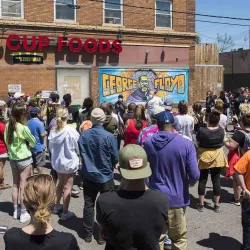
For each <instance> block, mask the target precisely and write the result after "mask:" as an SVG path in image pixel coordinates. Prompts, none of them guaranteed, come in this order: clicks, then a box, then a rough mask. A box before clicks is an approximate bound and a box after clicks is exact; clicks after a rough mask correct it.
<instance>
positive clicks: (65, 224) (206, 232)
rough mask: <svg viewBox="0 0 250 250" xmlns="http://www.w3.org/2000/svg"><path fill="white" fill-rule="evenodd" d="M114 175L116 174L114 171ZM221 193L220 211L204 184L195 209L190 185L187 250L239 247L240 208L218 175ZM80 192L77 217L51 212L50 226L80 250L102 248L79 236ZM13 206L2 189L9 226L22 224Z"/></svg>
mask: <svg viewBox="0 0 250 250" xmlns="http://www.w3.org/2000/svg"><path fill="white" fill-rule="evenodd" d="M116 177H119V176H117V175H116ZM5 178H6V183H11V181H12V175H11V169H10V166H9V165H8V164H7V165H6V167H5ZM221 184H222V195H221V196H222V197H221V213H220V214H216V213H214V212H213V210H212V206H213V203H212V184H211V181H209V182H208V185H207V195H206V206H205V207H206V209H205V211H204V212H203V213H200V212H198V211H197V210H196V208H195V207H196V204H197V198H198V194H197V185H196V186H195V187H193V188H191V189H190V193H191V205H190V207H189V208H188V209H187V224H188V250H196V249H197V250H205V249H214V250H238V249H240V246H241V242H242V229H241V215H240V213H241V209H240V207H237V206H235V205H232V204H230V203H229V200H230V199H231V198H232V193H233V192H232V188H231V187H232V180H229V181H227V180H225V178H224V177H221ZM83 204H84V200H83V195H82V191H81V195H80V196H79V198H72V199H71V203H70V210H71V211H74V212H75V213H76V215H77V218H75V219H71V220H69V221H60V219H59V217H58V216H57V215H52V220H53V226H54V228H55V229H56V230H59V231H64V232H71V233H73V234H74V235H75V236H76V238H77V240H78V243H79V245H80V248H81V249H82V250H83V249H84V250H87V249H91V250H103V249H104V246H99V245H98V244H97V243H96V241H95V240H93V241H92V243H90V244H87V243H85V242H84V240H83V239H82V210H83ZM12 213H13V207H12V201H11V189H8V190H4V191H2V192H1V194H0V225H7V226H8V227H22V226H23V224H21V223H19V221H17V220H13V219H12ZM0 249H1V250H4V249H5V247H4V242H3V238H2V235H0Z"/></svg>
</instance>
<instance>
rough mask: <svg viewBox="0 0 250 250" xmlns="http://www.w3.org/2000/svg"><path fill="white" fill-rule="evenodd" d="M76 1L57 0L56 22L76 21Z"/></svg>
mask: <svg viewBox="0 0 250 250" xmlns="http://www.w3.org/2000/svg"><path fill="white" fill-rule="evenodd" d="M72 5H76V0H55V20H63V21H73V22H75V21H76V9H75V8H72V7H70V6H72Z"/></svg>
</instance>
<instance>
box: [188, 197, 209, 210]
mask: <svg viewBox="0 0 250 250" xmlns="http://www.w3.org/2000/svg"><path fill="white" fill-rule="evenodd" d="M198 203H199V199H198V198H195V197H194V196H193V195H192V194H190V206H189V207H190V208H192V209H197V207H196V205H197V204H198ZM210 205H211V204H210V203H208V202H206V201H205V202H204V207H205V208H206V209H210V210H213V208H212V207H211V206H210ZM197 212H198V211H197Z"/></svg>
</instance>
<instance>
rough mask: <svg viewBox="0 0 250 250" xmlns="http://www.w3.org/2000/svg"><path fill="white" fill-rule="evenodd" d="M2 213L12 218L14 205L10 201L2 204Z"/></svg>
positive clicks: (0, 206)
mask: <svg viewBox="0 0 250 250" xmlns="http://www.w3.org/2000/svg"><path fill="white" fill-rule="evenodd" d="M0 211H1V212H3V213H6V214H9V215H10V216H12V215H13V214H12V212H13V203H12V202H9V201H4V202H0Z"/></svg>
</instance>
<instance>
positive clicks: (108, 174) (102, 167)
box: [78, 125, 118, 183]
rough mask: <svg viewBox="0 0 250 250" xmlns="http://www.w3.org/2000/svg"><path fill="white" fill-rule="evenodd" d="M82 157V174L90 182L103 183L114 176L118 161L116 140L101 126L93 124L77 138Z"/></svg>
mask: <svg viewBox="0 0 250 250" xmlns="http://www.w3.org/2000/svg"><path fill="white" fill-rule="evenodd" d="M78 143H79V148H80V154H81V157H82V176H83V178H84V179H87V180H89V181H92V182H97V183H105V182H107V181H109V180H111V179H112V178H113V177H114V173H113V171H114V166H115V165H116V164H117V163H118V149H117V141H116V138H115V137H114V135H112V134H111V133H109V132H107V131H106V130H105V129H104V128H103V126H101V125H95V126H93V127H92V128H90V129H88V130H85V131H83V132H82V134H81V136H80V138H79V141H78Z"/></svg>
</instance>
